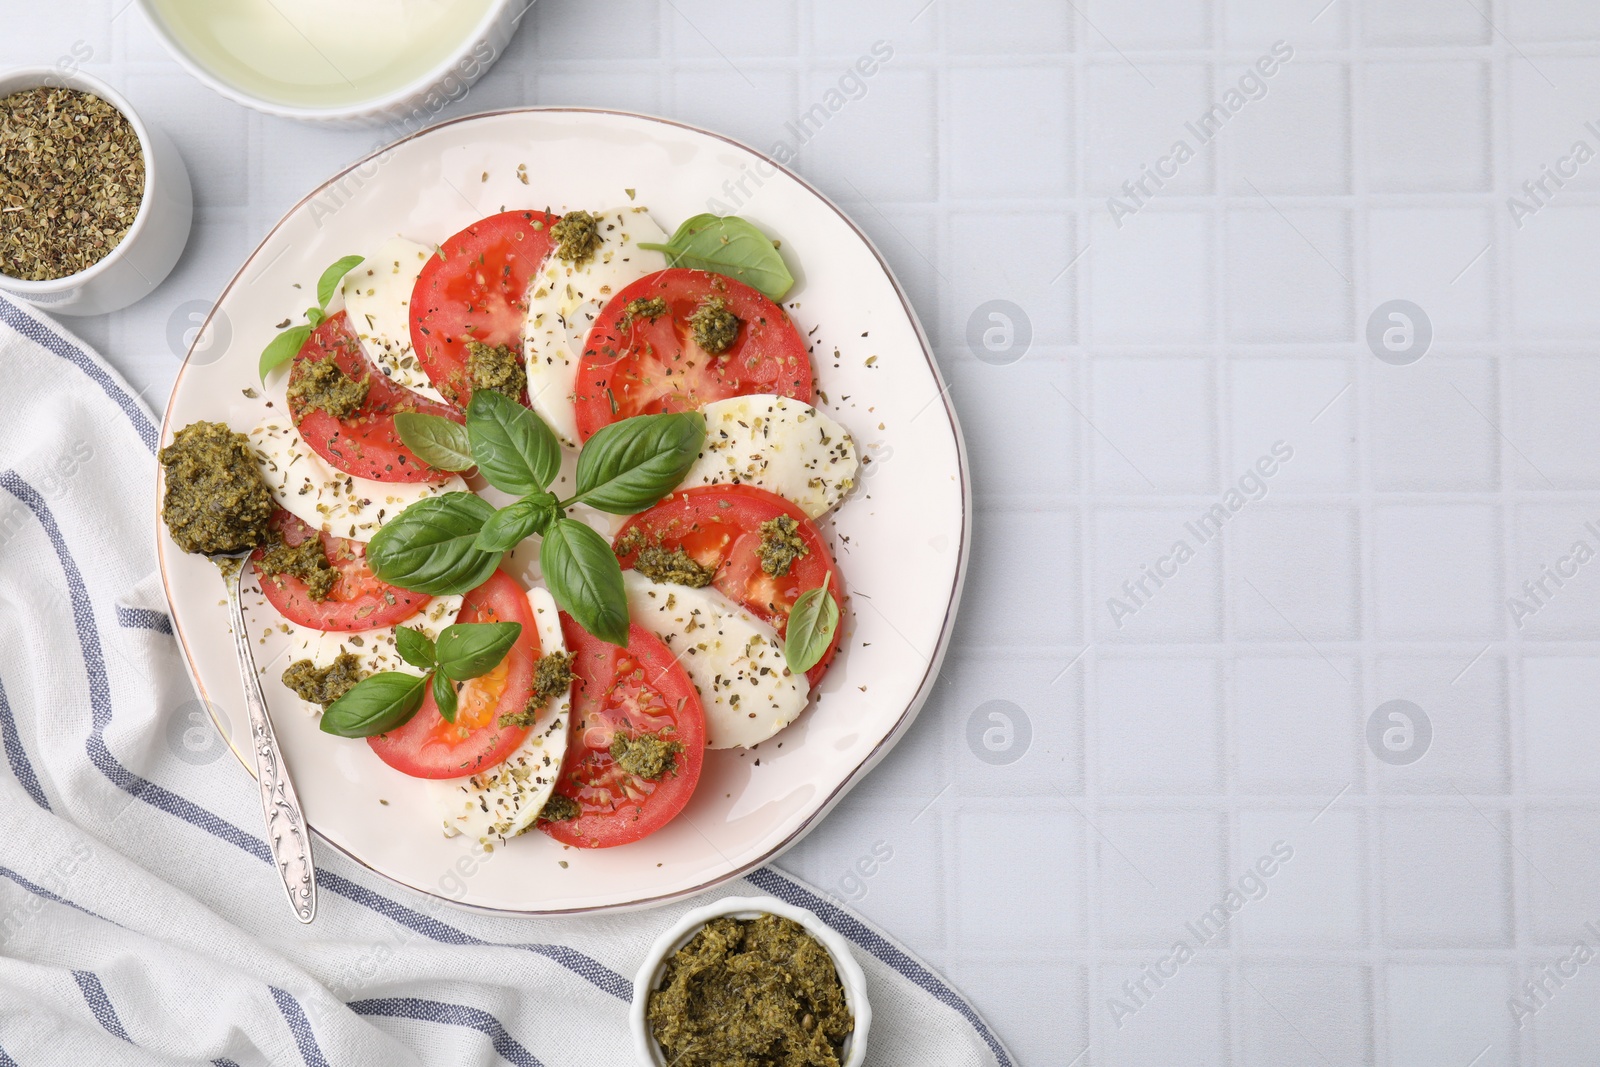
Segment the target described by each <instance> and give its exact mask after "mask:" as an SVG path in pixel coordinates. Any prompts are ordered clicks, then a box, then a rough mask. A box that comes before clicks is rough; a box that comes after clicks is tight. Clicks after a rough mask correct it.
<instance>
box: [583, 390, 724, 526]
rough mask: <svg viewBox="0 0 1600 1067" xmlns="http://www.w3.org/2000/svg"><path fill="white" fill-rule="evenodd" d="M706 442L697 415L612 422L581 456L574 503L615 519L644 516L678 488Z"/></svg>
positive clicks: (702, 422)
mask: <svg viewBox="0 0 1600 1067" xmlns="http://www.w3.org/2000/svg"><path fill="white" fill-rule="evenodd" d="M705 440H706V420H705V416H703V415H701V414H700V413H699V412H697V411H680V412H676V413H674V414H670V415H636V416H634V417H633V418H631V419H623V420H622V421H621V422H614V423H612V424H611V425H610V426H606V427H603V428H601V429H600V430H599V432H597V433H596V434H595V435H594V436H593V437H591V438H589V440H588V442H587V443H586V444H585V445H584V446H583V451H582V452H581V453H579V455H578V495H577V496H575V497H574V498H573V499H574V500H575V501H582V502H583V503H585V504H588V505H589V506H590V507H592V508H597V509H598V510H600V511H609V512H610V513H611V514H613V515H632V514H634V513H636V512H640V511H643V510H644V509H645V508H648V507H650V506H651V505H653V504H655V503H656V502H657V501H659V500H660V499H661V498H662V497H664V496H666V495H667V494H668V493H670V492H672V491H673V490H674V489H676V488H677V487H678V483H679V482H681V481H683V476H684V475H685V474H687V473H688V472H689V468H690V467H692V466H694V461H695V459H696V458H698V457H699V455H700V447H701V446H702V445H703V444H705Z"/></svg>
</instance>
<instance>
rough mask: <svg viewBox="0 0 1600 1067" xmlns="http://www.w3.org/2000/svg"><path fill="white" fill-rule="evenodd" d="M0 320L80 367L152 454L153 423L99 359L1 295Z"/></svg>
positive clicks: (156, 439) (156, 437) (155, 438)
mask: <svg viewBox="0 0 1600 1067" xmlns="http://www.w3.org/2000/svg"><path fill="white" fill-rule="evenodd" d="M0 322H3V323H5V324H6V325H7V326H10V327H11V328H12V329H13V330H16V331H17V332H18V333H20V334H21V335H22V336H24V337H26V338H27V339H28V340H30V341H32V342H33V343H34V344H36V345H38V346H39V347H41V348H43V349H45V350H46V351H48V352H50V353H52V354H54V355H57V356H60V357H61V358H62V359H64V360H66V361H67V362H68V363H71V364H72V365H73V366H74V367H77V368H78V369H79V370H81V371H82V372H83V373H84V374H85V375H86V376H87V377H88V378H89V380H91V381H92V382H94V383H95V384H96V385H98V386H99V387H100V390H101V391H102V392H103V393H105V394H106V396H108V397H110V398H111V399H112V400H114V401H116V404H117V406H118V407H119V408H121V409H122V410H123V413H124V414H126V415H127V416H128V421H129V422H131V423H133V428H134V431H135V432H136V433H138V435H139V438H140V440H142V441H143V442H144V444H145V447H146V448H148V449H149V450H150V452H151V454H152V455H154V454H155V451H156V443H157V442H158V441H159V439H160V434H159V432H158V431H157V430H156V424H155V423H153V422H151V421H150V416H148V415H146V414H145V413H144V409H143V408H141V407H140V406H139V402H138V401H137V400H135V399H134V398H133V397H131V396H129V395H128V391H127V390H126V389H124V388H122V386H121V385H119V384H117V381H116V379H114V378H112V377H111V375H109V374H107V373H106V369H105V368H104V367H102V366H101V365H100V362H99V360H97V359H95V358H94V357H93V356H91V355H89V353H87V352H85V351H84V350H83V349H82V348H79V347H78V346H77V345H75V344H73V343H72V342H71V341H69V340H67V339H66V338H65V337H62V336H61V335H60V334H58V333H56V332H55V331H54V330H51V329H48V328H47V327H45V326H42V325H41V324H40V323H39V322H37V321H36V320H34V319H33V318H32V317H31V316H29V315H27V314H26V313H24V312H23V311H22V310H21V309H20V308H18V307H17V306H16V305H15V304H13V303H11V302H10V301H9V300H7V299H6V298H5V297H3V296H0Z"/></svg>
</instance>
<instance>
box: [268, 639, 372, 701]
mask: <svg viewBox="0 0 1600 1067" xmlns="http://www.w3.org/2000/svg"><path fill="white" fill-rule="evenodd" d="M359 681H361V661H360V660H358V659H356V658H355V656H353V655H351V654H350V653H348V652H341V653H339V656H338V658H337V659H335V660H334V661H333V662H332V663H330V664H328V665H327V666H326V667H318V666H317V665H316V664H315V663H313V662H312V661H311V660H308V659H303V660H299V661H297V662H295V663H291V664H290V665H289V669H288V670H286V671H284V672H283V684H284V685H286V686H288V687H289V688H290V689H293V690H294V691H295V692H296V693H298V694H299V696H300V699H301V700H304V701H307V702H308V703H312V704H321V705H322V706H323V707H327V706H328V705H329V704H332V703H333V702H334V701H335V700H338V699H339V698H340V697H342V696H344V695H345V694H346V693H348V692H349V691H350V690H352V689H354V688H355V685H356V683H357V682H359Z"/></svg>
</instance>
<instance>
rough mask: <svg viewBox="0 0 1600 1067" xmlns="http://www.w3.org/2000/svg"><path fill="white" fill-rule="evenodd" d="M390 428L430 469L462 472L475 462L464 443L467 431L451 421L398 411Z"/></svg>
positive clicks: (470, 448)
mask: <svg viewBox="0 0 1600 1067" xmlns="http://www.w3.org/2000/svg"><path fill="white" fill-rule="evenodd" d="M394 425H395V429H397V430H399V431H400V440H402V441H404V442H405V443H406V447H407V448H409V449H411V451H412V452H414V453H416V456H417V458H418V459H420V460H422V462H424V463H426V464H427V465H428V466H430V467H433V468H435V469H437V470H442V471H464V470H467V469H469V468H471V467H472V465H473V464H474V462H476V461H475V460H474V459H473V458H472V446H471V445H469V444H468V443H467V428H466V427H465V426H463V425H461V424H460V423H459V422H456V421H455V420H454V419H446V418H442V417H440V416H438V415H421V414H418V413H417V412H415V411H402V412H400V413H399V414H398V415H396V416H395V417H394Z"/></svg>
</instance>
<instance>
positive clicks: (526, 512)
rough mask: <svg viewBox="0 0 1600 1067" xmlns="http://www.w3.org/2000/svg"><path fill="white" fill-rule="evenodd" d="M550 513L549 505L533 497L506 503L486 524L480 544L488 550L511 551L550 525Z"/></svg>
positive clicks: (479, 537) (479, 535) (480, 532)
mask: <svg viewBox="0 0 1600 1067" xmlns="http://www.w3.org/2000/svg"><path fill="white" fill-rule="evenodd" d="M545 495H547V496H548V495H549V494H545ZM550 515H551V512H550V510H549V509H548V507H547V506H541V505H540V503H539V502H538V501H536V500H534V499H533V498H531V497H528V498H524V499H522V500H518V501H517V502H516V503H514V504H507V505H506V506H505V507H503V508H501V509H500V510H499V511H497V512H495V513H494V516H493V517H492V518H490V520H489V521H488V522H486V523H484V524H483V529H482V530H480V531H479V532H478V540H477V546H478V547H479V548H481V549H483V550H484V551H485V552H510V551H511V550H512V549H513V548H516V547H517V546H518V545H520V544H522V542H523V541H525V540H527V539H528V538H530V537H532V536H533V535H534V534H536V533H538V532H539V531H540V530H542V529H543V528H544V527H545V526H548V525H549V523H550Z"/></svg>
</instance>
